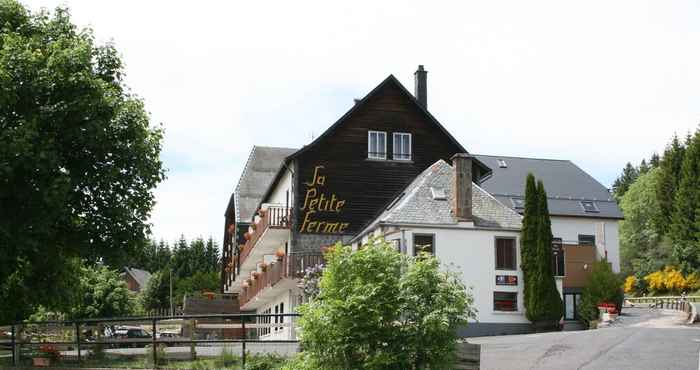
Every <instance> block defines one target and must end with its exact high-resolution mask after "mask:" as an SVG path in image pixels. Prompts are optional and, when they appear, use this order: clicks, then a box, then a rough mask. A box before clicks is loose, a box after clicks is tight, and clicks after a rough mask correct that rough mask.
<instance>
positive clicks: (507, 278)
mask: <svg viewBox="0 0 700 370" xmlns="http://www.w3.org/2000/svg"><path fill="white" fill-rule="evenodd" d="M496 285H518V277H517V276H515V275H496Z"/></svg>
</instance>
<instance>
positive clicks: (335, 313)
mask: <svg viewBox="0 0 700 370" xmlns="http://www.w3.org/2000/svg"><path fill="white" fill-rule="evenodd" d="M326 259H327V265H326V267H325V269H324V272H323V275H322V277H321V282H320V285H321V289H320V294H319V295H318V296H317V297H316V298H315V299H312V300H311V301H310V302H309V303H306V304H304V305H302V306H301V307H300V308H299V311H300V312H301V313H302V317H301V318H300V321H299V324H300V326H301V342H302V346H303V348H304V355H303V362H304V364H295V366H297V367H296V368H312V366H308V365H309V364H322V365H323V366H322V367H318V368H323V369H329V370H334V369H338V370H340V369H426V368H430V369H450V368H452V367H451V365H452V364H451V361H452V359H453V355H454V350H455V345H456V340H457V337H456V329H457V328H458V327H459V326H461V325H465V324H466V323H467V320H468V319H469V318H474V317H475V313H474V311H473V309H472V298H471V296H470V295H469V294H468V293H467V291H466V289H465V286H464V284H463V283H462V281H461V279H460V277H459V276H458V275H457V274H455V273H451V272H445V271H441V270H440V268H439V263H438V262H437V260H436V259H435V258H434V257H431V256H428V255H421V256H420V257H409V256H405V255H402V254H401V253H399V252H398V251H396V249H395V248H393V247H392V246H391V245H389V244H388V243H386V242H384V241H378V240H371V241H370V242H369V243H368V245H365V246H364V247H363V248H362V249H360V250H358V251H356V252H353V251H352V250H351V248H350V247H344V246H341V245H340V244H338V245H336V246H335V247H333V248H331V249H330V251H329V252H327V253H326Z"/></svg>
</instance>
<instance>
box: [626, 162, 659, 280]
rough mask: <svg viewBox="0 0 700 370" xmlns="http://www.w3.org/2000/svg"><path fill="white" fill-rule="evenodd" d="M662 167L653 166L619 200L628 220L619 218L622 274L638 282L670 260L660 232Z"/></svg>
mask: <svg viewBox="0 0 700 370" xmlns="http://www.w3.org/2000/svg"><path fill="white" fill-rule="evenodd" d="M661 171H662V169H661V168H653V169H651V170H649V172H647V173H646V174H644V175H641V176H639V178H638V179H637V181H635V182H634V184H632V186H630V188H629V190H628V191H627V193H625V195H624V197H622V200H621V201H620V208H622V213H623V214H624V215H625V219H624V220H621V221H620V226H619V227H620V232H619V237H620V255H621V263H622V264H621V270H622V273H623V275H630V274H635V275H636V279H637V281H642V279H643V277H644V276H646V275H647V274H649V273H650V272H652V271H655V270H658V269H660V268H661V267H663V266H664V265H665V264H666V263H668V262H670V258H671V255H670V251H669V248H668V243H665V242H664V240H663V236H662V235H661V234H659V230H661V229H662V227H661V226H660V225H658V224H657V223H658V222H661V219H662V216H661V207H660V206H659V200H658V198H657V188H658V183H659V181H661Z"/></svg>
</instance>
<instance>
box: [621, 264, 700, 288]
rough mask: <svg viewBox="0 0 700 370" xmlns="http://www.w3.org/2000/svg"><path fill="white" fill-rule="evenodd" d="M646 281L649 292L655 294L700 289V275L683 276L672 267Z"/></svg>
mask: <svg viewBox="0 0 700 370" xmlns="http://www.w3.org/2000/svg"><path fill="white" fill-rule="evenodd" d="M644 280H645V281H646V283H647V285H648V287H649V290H650V291H652V292H654V293H663V292H669V293H681V292H684V291H688V290H698V289H700V275H698V273H695V272H693V273H692V274H689V275H688V276H683V273H682V272H680V271H679V270H677V269H676V268H675V267H672V266H666V267H665V268H664V269H663V270H659V271H654V272H652V273H651V274H649V275H647V276H645V277H644ZM630 284H631V283H630ZM625 292H627V281H625Z"/></svg>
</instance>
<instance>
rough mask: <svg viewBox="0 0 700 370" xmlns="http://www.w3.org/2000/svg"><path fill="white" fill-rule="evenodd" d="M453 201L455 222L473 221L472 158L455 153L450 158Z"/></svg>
mask: <svg viewBox="0 0 700 370" xmlns="http://www.w3.org/2000/svg"><path fill="white" fill-rule="evenodd" d="M452 169H453V171H454V183H453V184H452V190H453V194H454V200H453V202H454V203H453V204H452V210H453V212H454V215H455V217H457V221H473V218H472V156H471V155H469V153H457V154H455V155H453V156H452Z"/></svg>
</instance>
